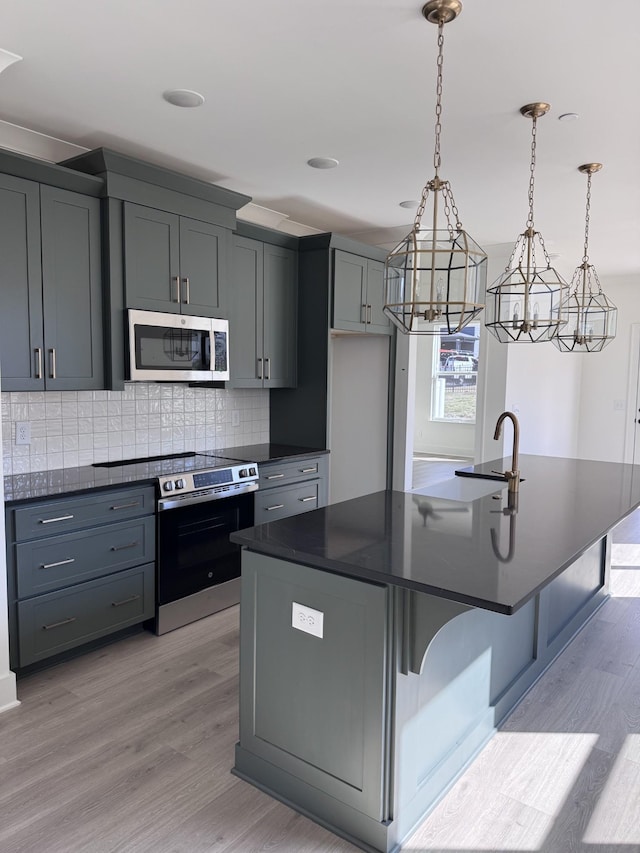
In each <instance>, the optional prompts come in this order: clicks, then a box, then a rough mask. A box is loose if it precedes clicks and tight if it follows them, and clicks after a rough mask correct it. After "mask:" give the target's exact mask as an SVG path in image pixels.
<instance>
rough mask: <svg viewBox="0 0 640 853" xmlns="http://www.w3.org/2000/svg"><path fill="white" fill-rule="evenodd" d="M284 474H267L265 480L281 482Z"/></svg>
mask: <svg viewBox="0 0 640 853" xmlns="http://www.w3.org/2000/svg"><path fill="white" fill-rule="evenodd" d="M283 477H284V474H267V476H266V477H265V480H281V479H282V478H283Z"/></svg>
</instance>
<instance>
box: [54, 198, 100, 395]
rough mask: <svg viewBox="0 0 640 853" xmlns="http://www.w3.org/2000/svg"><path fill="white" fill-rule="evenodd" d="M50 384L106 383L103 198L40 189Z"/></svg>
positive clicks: (85, 386) (69, 387)
mask: <svg viewBox="0 0 640 853" xmlns="http://www.w3.org/2000/svg"><path fill="white" fill-rule="evenodd" d="M40 204H41V220H42V293H43V305H44V345H45V350H46V357H45V370H44V373H45V387H46V389H47V390H48V391H77V390H91V389H99V388H103V387H104V378H103V376H104V367H103V342H102V275H101V263H102V261H101V245H100V201H99V200H98V199H97V198H89V197H87V196H81V195H78V193H72V192H68V191H67V190H62V189H58V188H56V187H47V186H42V187H41V188H40Z"/></svg>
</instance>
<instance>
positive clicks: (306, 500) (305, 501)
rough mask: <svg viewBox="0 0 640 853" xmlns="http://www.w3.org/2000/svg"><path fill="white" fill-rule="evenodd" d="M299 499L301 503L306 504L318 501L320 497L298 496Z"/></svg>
mask: <svg viewBox="0 0 640 853" xmlns="http://www.w3.org/2000/svg"><path fill="white" fill-rule="evenodd" d="M298 500H299V501H300V502H301V503H303V504H306V503H307V502H308V501H317V500H318V497H317V495H311V496H310V497H308V498H298Z"/></svg>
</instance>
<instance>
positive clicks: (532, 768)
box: [0, 520, 640, 853]
mask: <svg viewBox="0 0 640 853" xmlns="http://www.w3.org/2000/svg"><path fill="white" fill-rule="evenodd" d="M636 521H637V520H636ZM638 526H639V527H640V523H639V524H638ZM623 538H625V539H633V538H634V537H633V535H630V534H628V533H625V535H624V537H623ZM635 541H640V536H636V537H635ZM622 544H629V543H628V542H625V543H622ZM613 575H614V577H613V593H614V597H612V598H611V599H610V600H609V601H608V602H607V603H606V604H605V605H604V607H602V608H601V610H600V611H598V613H597V614H596V616H595V617H594V618H593V619H592V620H591V622H590V623H589V624H588V625H587V626H586V627H585V629H584V630H583V631H582V632H581V633H580V634H579V635H578V637H576V638H575V640H574V641H573V643H571V645H570V646H569V647H568V648H567V649H566V650H565V651H564V652H563V654H562V655H561V656H560V657H559V658H558V659H557V660H556V661H555V663H554V664H553V666H552V667H551V668H550V669H549V670H548V671H547V673H545V675H544V676H543V677H542V679H540V681H539V682H538V683H537V684H536V685H535V686H534V688H533V689H532V690H531V691H530V692H529V694H528V695H527V696H526V697H525V699H524V700H523V702H522V703H521V704H520V705H519V707H518V708H517V709H516V710H515V711H514V713H513V714H512V715H511V716H510V717H509V719H508V720H507V721H506V723H505V725H504V726H503V727H502V729H501V731H500V732H498V734H497V735H496V736H495V737H494V738H493V740H492V741H491V742H490V743H489V744H488V745H487V747H486V748H485V749H484V750H483V752H482V753H481V754H480V755H479V756H478V758H477V759H476V761H475V762H474V763H473V764H472V765H471V766H470V767H469V768H468V769H467V771H466V772H465V773H464V774H463V775H462V776H461V777H460V779H459V780H458V781H457V782H456V784H455V785H454V786H453V787H452V788H451V790H450V791H449V792H448V794H447V795H446V796H445V797H444V798H443V799H442V801H441V802H440V803H439V804H438V805H437V806H436V808H435V809H434V810H433V812H432V813H431V814H430V815H429V817H428V818H427V819H426V820H425V821H424V823H423V824H422V826H421V827H419V828H418V829H417V830H416V832H415V833H414V835H413V836H412V837H411V838H410V839H409V841H407V842H406V844H405V847H404V850H405V851H411V853H426V851H430V852H431V851H433V853H435V851H443V852H444V851H447V853H472V851H496V853H498V851H499V853H516V851H525V850H527V851H544V853H572V851H583V853H587V851H588V853H632V852H633V851H635V852H636V853H640V569H636V568H633V567H632V568H627V567H624V566H620V567H618V568H616V569H614V571H613ZM237 647H238V608H231V609H229V610H227V611H225V612H223V613H219V614H216V615H215V616H212V617H209V618H208V619H205V620H202V621H200V622H198V623H196V624H194V625H190V626H187V627H185V628H181V629H180V630H178V631H174V632H173V633H171V634H166V635H165V636H163V637H155V636H153V635H151V634H148V633H141V634H137V635H135V636H133V637H129V638H127V639H125V640H122V641H121V642H119V643H116V644H113V645H111V646H108V647H106V648H103V649H101V650H97V651H94V652H92V653H90V654H87V655H84V656H83V657H80V658H77V659H76V660H73V661H69V662H66V663H64V664H60V665H58V666H56V667H54V668H51V669H48V670H45V671H42V672H40V673H36V674H32V675H29V676H27V677H24V678H21V679H20V680H19V685H18V690H19V698H20V699H21V701H22V704H21V705H20V706H19V707H18V708H15V709H13V710H11V711H7V712H6V713H4V714H2V715H1V716H0V774H1V775H0V851H2V853H35V851H37V853H85V851H86V853H183V851H184V853H187V851H188V853H205V851H215V853H232V851H233V853H236V852H237V851H241V853H258V851H274V853H281V851H286V853H289V852H290V853H348V852H349V851H355V850H356V848H355V847H353V846H352V845H351V844H349V843H347V842H345V841H342V840H341V839H338V838H336V837H335V836H333V835H332V834H331V833H329V832H327V831H326V830H324V829H322V828H321V827H319V826H316V825H315V824H314V823H312V822H311V821H309V820H307V819H306V818H303V817H301V816H299V815H297V814H296V813H294V812H293V811H291V810H290V809H288V808H287V807H285V806H283V805H281V804H279V803H277V802H275V801H273V800H271V799H270V798H269V797H267V796H266V795H265V794H262V793H261V792H260V791H258V790H256V789H254V788H253V787H252V786H250V785H248V784H246V783H245V782H242V781H241V780H239V779H237V778H236V777H234V776H232V775H230V772H229V771H230V769H231V767H232V764H233V746H234V744H235V742H236V740H237V686H238V656H237Z"/></svg>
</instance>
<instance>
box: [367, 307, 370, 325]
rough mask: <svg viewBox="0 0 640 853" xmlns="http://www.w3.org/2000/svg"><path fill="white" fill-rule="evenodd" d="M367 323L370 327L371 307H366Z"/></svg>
mask: <svg viewBox="0 0 640 853" xmlns="http://www.w3.org/2000/svg"><path fill="white" fill-rule="evenodd" d="M367 323H368V324H369V325H371V305H367Z"/></svg>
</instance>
